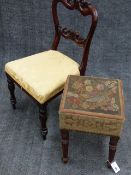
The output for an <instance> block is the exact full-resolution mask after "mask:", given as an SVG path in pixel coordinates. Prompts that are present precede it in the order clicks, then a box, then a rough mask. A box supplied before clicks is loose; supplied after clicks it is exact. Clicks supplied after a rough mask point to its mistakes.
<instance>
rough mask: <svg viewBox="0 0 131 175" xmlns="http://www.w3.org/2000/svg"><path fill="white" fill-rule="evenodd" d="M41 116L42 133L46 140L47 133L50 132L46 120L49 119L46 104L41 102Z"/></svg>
mask: <svg viewBox="0 0 131 175" xmlns="http://www.w3.org/2000/svg"><path fill="white" fill-rule="evenodd" d="M39 118H40V122H41V134H42V137H43V139H44V140H46V135H47V133H48V129H47V127H46V121H47V111H46V105H45V104H43V105H42V104H40V105H39Z"/></svg>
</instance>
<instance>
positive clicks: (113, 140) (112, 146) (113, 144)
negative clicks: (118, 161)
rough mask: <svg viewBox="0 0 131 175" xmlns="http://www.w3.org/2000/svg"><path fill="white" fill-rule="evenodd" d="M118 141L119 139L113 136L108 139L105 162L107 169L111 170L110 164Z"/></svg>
mask: <svg viewBox="0 0 131 175" xmlns="http://www.w3.org/2000/svg"><path fill="white" fill-rule="evenodd" d="M118 140H119V137H115V136H111V137H110V142H109V156H108V161H107V166H108V168H111V165H110V163H112V161H113V160H114V157H115V153H116V147H117V143H118Z"/></svg>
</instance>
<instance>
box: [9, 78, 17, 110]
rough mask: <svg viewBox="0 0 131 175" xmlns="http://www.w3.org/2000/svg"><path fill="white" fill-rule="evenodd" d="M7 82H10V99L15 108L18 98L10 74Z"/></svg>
mask: <svg viewBox="0 0 131 175" xmlns="http://www.w3.org/2000/svg"><path fill="white" fill-rule="evenodd" d="M7 82H8V89H9V91H10V101H11V104H12V107H13V109H16V98H15V93H14V92H15V84H14V82H13V80H11V79H10V78H9V77H8V76H7Z"/></svg>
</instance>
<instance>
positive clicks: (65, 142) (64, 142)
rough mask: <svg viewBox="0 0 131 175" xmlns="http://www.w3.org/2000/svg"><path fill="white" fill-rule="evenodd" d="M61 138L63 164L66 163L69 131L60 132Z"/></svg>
mask: <svg viewBox="0 0 131 175" xmlns="http://www.w3.org/2000/svg"><path fill="white" fill-rule="evenodd" d="M61 138H62V154H63V155H62V160H63V162H64V163H67V162H68V146H69V131H68V130H61Z"/></svg>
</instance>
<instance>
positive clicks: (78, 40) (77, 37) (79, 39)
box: [58, 26, 86, 47]
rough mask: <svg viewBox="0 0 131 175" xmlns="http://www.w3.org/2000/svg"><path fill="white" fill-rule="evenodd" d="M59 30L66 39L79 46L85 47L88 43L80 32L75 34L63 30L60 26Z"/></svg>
mask: <svg viewBox="0 0 131 175" xmlns="http://www.w3.org/2000/svg"><path fill="white" fill-rule="evenodd" d="M58 30H59V34H61V35H62V36H63V37H64V38H66V39H71V40H72V41H74V42H75V43H76V44H78V45H79V46H81V47H84V45H85V43H86V39H84V38H83V37H81V36H80V33H79V32H74V31H73V30H68V29H67V28H62V27H61V26H59V28H58Z"/></svg>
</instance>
